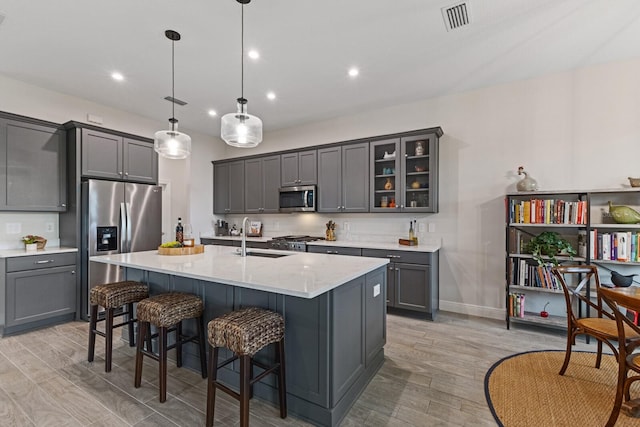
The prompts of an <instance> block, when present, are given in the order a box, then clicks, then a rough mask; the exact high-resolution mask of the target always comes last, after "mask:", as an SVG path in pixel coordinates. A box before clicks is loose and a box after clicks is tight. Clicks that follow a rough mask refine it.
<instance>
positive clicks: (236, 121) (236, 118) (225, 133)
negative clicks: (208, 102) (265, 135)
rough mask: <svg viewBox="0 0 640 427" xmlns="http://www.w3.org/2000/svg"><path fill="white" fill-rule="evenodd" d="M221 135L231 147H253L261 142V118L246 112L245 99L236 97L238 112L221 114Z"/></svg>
mask: <svg viewBox="0 0 640 427" xmlns="http://www.w3.org/2000/svg"><path fill="white" fill-rule="evenodd" d="M221 135H222V139H223V140H224V142H226V143H227V144H229V145H231V146H232V147H240V148H253V147H256V146H257V145H258V144H260V142H262V120H260V119H259V118H258V117H256V116H252V115H251V114H248V113H247V100H246V99H243V98H239V99H238V112H237V113H229V114H225V115H224V116H222V120H221Z"/></svg>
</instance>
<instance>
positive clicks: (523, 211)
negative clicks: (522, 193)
mask: <svg viewBox="0 0 640 427" xmlns="http://www.w3.org/2000/svg"><path fill="white" fill-rule="evenodd" d="M507 209H508V214H509V222H510V223H517V224H586V223H587V202H586V201H585V200H578V201H573V202H567V201H564V200H562V199H531V200H514V199H511V200H510V201H509V206H507Z"/></svg>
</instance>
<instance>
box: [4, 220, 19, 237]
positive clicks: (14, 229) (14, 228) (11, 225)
mask: <svg viewBox="0 0 640 427" xmlns="http://www.w3.org/2000/svg"><path fill="white" fill-rule="evenodd" d="M21 231H22V224H20V223H19V222H8V223H7V224H6V233H7V234H20V232H21Z"/></svg>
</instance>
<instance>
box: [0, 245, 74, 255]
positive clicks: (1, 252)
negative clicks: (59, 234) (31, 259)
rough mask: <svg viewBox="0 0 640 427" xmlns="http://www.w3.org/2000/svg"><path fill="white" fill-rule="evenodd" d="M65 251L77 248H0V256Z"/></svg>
mask: <svg viewBox="0 0 640 427" xmlns="http://www.w3.org/2000/svg"><path fill="white" fill-rule="evenodd" d="M65 252H78V248H68V247H64V246H60V247H47V246H45V247H44V249H38V250H37V251H26V250H24V248H22V249H3V250H0V258H13V257H20V256H34V255H48V254H61V253H65Z"/></svg>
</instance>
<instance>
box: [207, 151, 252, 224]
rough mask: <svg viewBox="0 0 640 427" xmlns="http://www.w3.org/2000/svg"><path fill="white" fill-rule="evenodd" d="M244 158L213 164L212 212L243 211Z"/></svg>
mask: <svg viewBox="0 0 640 427" xmlns="http://www.w3.org/2000/svg"><path fill="white" fill-rule="evenodd" d="M244 163H245V161H244V160H236V161H232V162H223V163H215V164H214V165H213V213H216V214H228V213H244V190H245V188H244Z"/></svg>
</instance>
